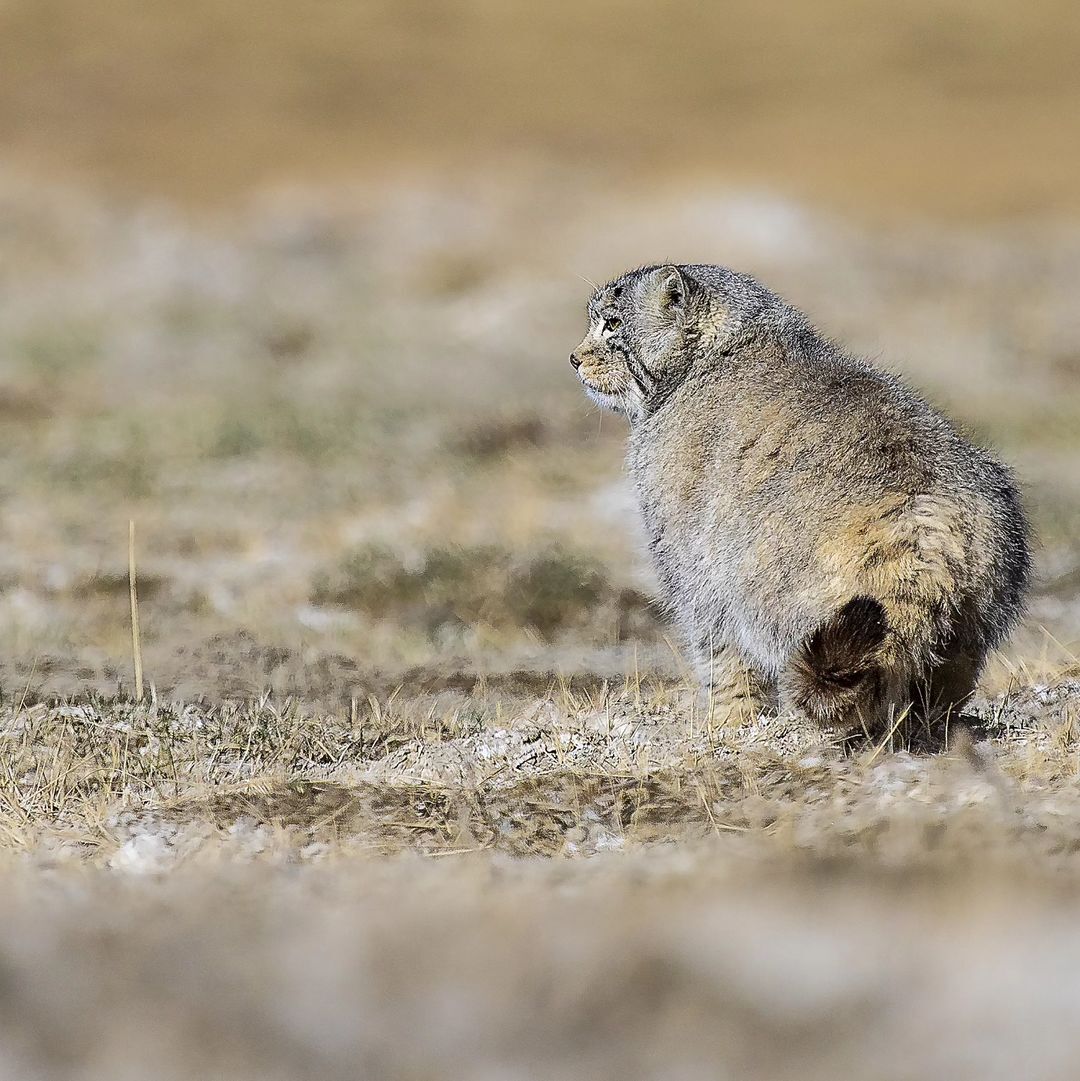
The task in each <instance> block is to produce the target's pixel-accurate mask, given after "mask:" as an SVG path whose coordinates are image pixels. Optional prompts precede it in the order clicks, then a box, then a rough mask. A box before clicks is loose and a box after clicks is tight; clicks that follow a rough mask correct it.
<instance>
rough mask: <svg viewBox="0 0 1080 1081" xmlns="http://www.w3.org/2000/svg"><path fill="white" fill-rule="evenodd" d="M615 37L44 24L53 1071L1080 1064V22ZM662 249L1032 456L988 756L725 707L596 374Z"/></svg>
mask: <svg viewBox="0 0 1080 1081" xmlns="http://www.w3.org/2000/svg"><path fill="white" fill-rule="evenodd" d="M614 7H615V6H614V5H611V6H608V5H604V4H588V3H586V4H582V5H574V6H573V9H572V10H571V9H570V6H565V8H564V5H562V4H555V5H547V6H541V7H537V8H535V10H533V11H531V12H530V13H528V15H527V16H526V15H522V17H521V19H519V20H513V19H504V18H503V16H502V15H501V14H500V11H501V7H499V6H497V5H493V4H491V5H488V4H482V3H478V4H468V5H461V7H460V10H458V9H455V14H454V15H453V17H451V16H449V15H446V16H445V17H444V19H443V21H442V22H440V21H439V19H438V18H437V17H436V16H435V15H433V14H432V12H433V11H434V8H429V7H428V6H426V5H419V4H415V5H413V4H395V5H393V6H392V7H391V6H390V5H385V6H380V5H377V4H367V5H337V4H333V3H327V4H325V5H320V6H319V8H320V14H321V17H320V18H319V19H316V18H312V19H311V20H310V21H307V22H305V25H304V26H303V27H297V26H296V25H295V19H292V20H291V21H290V19H289V18H288V17H287V12H286V7H285V5H281V4H278V3H276V2H267V3H263V4H260V5H259V9H258V12H256V13H255V14H253V11H252V5H251V4H250V3H248V2H246V0H245V2H240V0H236V2H233V3H227V4H209V3H207V4H201V3H200V4H191V5H183V6H179V5H173V6H171V7H170V6H166V5H138V9H139V10H138V13H136V12H135V5H133V4H129V3H127V2H126V0H102V2H101V3H99V4H96V5H94V6H93V9H91V8H88V7H86V6H85V5H82V6H80V5H65V4H62V3H52V2H50V0H40V2H35V3H33V4H30V3H12V4H8V5H2V6H0V137H2V141H3V143H2V145H3V158H2V160H0V452H2V453H0V513H2V515H3V539H4V543H3V545H2V546H0V867H2V870H3V874H4V882H3V885H2V886H0V1077H4V1078H7V1077H11V1078H18V1079H20V1081H22V1079H38V1078H40V1079H43V1081H52V1079H54V1078H56V1079H59V1078H78V1079H85V1081H99V1079H100V1081H104V1079H109V1081H112V1079H115V1078H122V1079H129V1078H130V1079H143V1078H148V1077H154V1078H161V1079H165V1081H172V1079H176V1081H180V1079H182V1078H183V1079H187V1078H191V1077H222V1078H229V1079H236V1081H245V1079H249V1078H250V1079H252V1081H254V1079H256V1078H257V1079H259V1081H266V1079H278V1078H280V1079H286V1078H297V1077H312V1078H320V1079H324V1078H325V1079H336V1078H342V1079H344V1078H355V1077H365V1078H380V1079H381V1078H387V1079H393V1081H397V1079H401V1081H413V1079H417V1081H418V1079H420V1078H432V1077H435V1078H462V1079H465V1078H468V1079H470V1081H474V1079H484V1081H488V1079H490V1081H496V1079H498V1081H503V1079H514V1081H517V1079H520V1081H525V1079H531V1078H540V1077H543V1078H560V1079H567V1081H570V1079H573V1081H580V1079H586V1078H587V1079H593V1078H596V1079H609V1078H610V1079H612V1081H614V1079H616V1078H618V1079H619V1081H630V1079H635V1078H641V1079H642V1081H644V1079H661V1078H663V1079H665V1081H668V1079H680V1081H683V1079H685V1081H698V1079H701V1081H705V1079H708V1081H712V1079H715V1078H731V1079H732V1081H748V1079H749V1081H753V1079H761V1081H784V1079H787V1078H791V1079H793V1081H794V1079H796V1078H798V1079H799V1081H817V1079H820V1081H840V1079H842V1081H847V1079H852V1081H854V1079H858V1081H878V1079H881V1081H885V1079H888V1081H901V1079H910V1078H939V1077H940V1078H949V1079H950V1081H988V1079H999V1078H1000V1079H1002V1081H1005V1079H1008V1081H1013V1079H1015V1078H1024V1079H1036V1081H1044V1079H1045V1081H1051V1079H1053V1081H1057V1079H1062V1081H1064V1079H1070V1081H1072V1079H1074V1078H1075V1077H1076V1076H1077V1073H1078V1066H1077V1064H1078V1063H1080V1035H1078V1033H1080V1025H1078V1022H1080V1006H1078V1002H1080V976H1078V973H1080V933H1078V931H1077V921H1076V917H1075V913H1076V910H1077V904H1078V902H1080V787H1078V783H1077V782H1078V779H1080V661H1078V659H1077V658H1078V655H1080V467H1078V462H1080V391H1078V387H1080V317H1078V314H1077V313H1078V308H1077V303H1076V298H1077V296H1078V295H1080V219H1078V218H1077V217H1076V213H1077V210H1078V208H1080V189H1078V188H1077V186H1076V183H1075V176H1076V172H1077V153H1078V145H1077V141H1076V140H1075V139H1069V138H1066V137H1065V134H1064V133H1066V132H1069V131H1071V127H1070V125H1074V123H1075V116H1076V110H1077V103H1078V102H1080V89H1078V88H1080V80H1078V78H1077V75H1076V70H1075V63H1074V59H1075V56H1074V54H1075V48H1074V45H1075V42H1076V40H1077V35H1078V33H1080V31H1078V29H1077V23H1076V14H1075V10H1074V9H1075V5H1065V4H1056V3H1048V4H1045V5H1036V6H1035V7H1033V8H1030V9H1025V10H1024V11H1021V10H1020V9H1018V8H1016V7H1015V5H1006V4H1004V3H992V4H982V5H966V4H959V3H957V4H946V5H929V4H921V3H916V4H908V5H904V6H903V7H899V6H894V5H888V4H876V5H871V6H870V7H868V8H867V9H866V11H865V12H864V13H863V14H862V15H860V16H858V17H855V16H853V15H852V14H851V12H850V10H849V9H848V7H847V6H846V5H843V4H839V3H836V4H834V3H832V0H828V2H822V3H819V4H816V5H795V6H791V5H789V6H787V7H785V8H784V9H782V10H781V9H779V8H778V9H777V12H776V15H775V17H773V16H772V15H768V14H764V15H760V16H759V17H757V18H751V17H750V14H751V13H750V10H749V9H750V5H742V7H745V8H746V10H745V11H740V5H716V6H715V8H714V7H709V8H708V10H707V12H706V13H704V14H702V15H701V19H702V20H704V22H703V24H701V25H696V26H695V25H687V24H686V23H685V21H683V22H680V21H672V19H671V8H670V7H667V8H665V7H664V5H644V4H642V5H634V8H633V18H629V17H627V16H626V15H625V11H626V8H625V7H624V6H621V5H620V10H621V12H622V19H623V21H621V22H618V23H617V24H616V23H615V22H613V20H615V19H616V14H617V13H616V12H615V11H614ZM755 7H756V6H755ZM290 10H291V9H290ZM448 10H449V9H448ZM470 20H471V21H470ZM976 32H977V33H976ZM973 34H974V35H975V36H974V37H973V36H972V35H973ZM118 41H122V42H123V43H124V44H125V47H124V48H121V49H118V48H117V42H118ZM717 41H723V42H725V43H726V46H725V49H724V50H721V55H720V59H721V60H722V61H723V62H722V63H720V62H716V57H717V50H716V44H715V43H716V42H717ZM809 41H813V42H815V43H816V46H817V47H816V48H814V49H808V48H807V47H806V45H807V42H809ZM973 42H977V47H976V46H973V44H972V43H973ZM627 57H629V58H631V59H633V60H634V62H635V63H637V64H640V63H642V62H644V61H645V60H646V59H648V58H649V57H652V60H651V61H649V62H650V63H653V67H650V68H648V78H647V79H646V80H644V81H642V80H640V79H634V78H630V74H629V73H630V72H631V71H633V70H636V69H635V68H634V67H633V65H631V64H629V63H627V62H625V59H624V58H627ZM448 88H451V89H452V91H453V92H452V93H451V92H450V91H449V90H448ZM718 117H723V118H724V124H723V126H722V130H721V129H720V128H719V127H718V126H717V125H716V119H717V118H718ZM477 118H482V121H483V122H482V123H477V122H476V121H477ZM706 123H708V124H709V125H712V126H709V127H708V128H707V130H708V131H709V132H711V133H712V134H709V135H708V136H702V135H701V132H702V130H703V125H705V124H706ZM717 132H719V134H717ZM825 150H827V151H828V153H826V152H824V151H825ZM628 178H629V179H628ZM654 259H670V260H675V261H699V260H707V261H723V262H726V263H729V264H731V265H734V266H738V267H740V268H743V269H746V270H749V271H752V272H754V273H757V274H758V275H759V276H761V277H762V278H763V279H764V280H766V281H767V282H769V283H770V284H771V285H773V286H774V287H775V288H777V289H778V290H779V291H780V292H782V293H784V294H785V295H786V296H787V297H788V298H789V299H790V300H792V301H793V302H794V303H796V304H798V305H799V306H801V307H803V308H805V309H806V310H808V311H809V312H811V313H812V314H813V315H814V317H815V319H816V321H817V322H818V323H819V325H820V326H821V327H822V328H823V329H825V330H826V331H828V332H829V333H831V334H833V335H834V336H836V337H838V338H840V339H842V340H844V341H846V342H848V343H850V344H851V346H852V347H853V348H854V349H856V350H858V351H860V352H862V353H864V354H866V355H868V356H871V357H873V358H875V359H876V360H878V361H879V362H880V363H882V364H885V365H888V366H889V367H891V368H893V369H895V370H896V371H898V372H901V373H902V374H904V375H905V376H907V377H908V378H909V379H911V380H912V381H913V382H915V383H916V384H917V385H918V386H919V387H921V388H922V389H923V390H924V391H925V393H926V394H927V395H928V396H930V397H931V398H932V399H933V400H935V401H937V402H939V403H940V404H941V405H943V406H944V407H945V408H946V409H948V410H949V411H950V412H951V413H953V414H954V415H955V416H957V417H958V418H959V419H960V420H961V422H962V423H964V424H965V425H966V426H967V427H968V428H969V429H970V430H971V431H972V432H973V433H974V434H975V435H976V436H977V437H978V438H980V439H983V440H985V441H987V442H990V443H993V444H994V445H995V446H997V447H998V448H999V449H1000V451H1001V452H1002V454H1003V455H1004V456H1005V457H1006V458H1007V459H1008V460H1009V461H1011V462H1012V463H1013V464H1014V465H1015V467H1016V470H1017V473H1018V475H1019V477H1020V478H1021V481H1022V483H1023V486H1024V489H1025V492H1026V494H1027V501H1028V504H1029V507H1030V510H1031V515H1032V518H1033V520H1034V522H1035V524H1036V527H1037V530H1038V536H1039V540H1038V552H1037V581H1036V585H1035V589H1034V592H1033V595H1032V600H1031V605H1030V611H1029V616H1028V619H1027V621H1026V622H1025V624H1024V626H1023V627H1022V628H1021V629H1020V630H1019V631H1018V633H1017V634H1016V635H1015V636H1014V638H1013V639H1012V640H1011V641H1010V643H1009V644H1008V645H1007V646H1006V648H1005V649H1003V651H1002V652H1001V653H1000V654H998V655H996V656H995V657H994V658H993V659H992V661H991V663H990V664H989V666H988V668H987V671H986V673H985V677H984V680H983V683H982V686H981V688H980V696H979V698H978V700H977V702H976V703H975V710H974V711H975V712H976V713H977V714H978V719H979V726H978V728H977V729H976V730H975V731H974V733H973V734H970V735H969V734H968V733H967V732H966V731H965V732H961V733H959V734H958V735H957V738H956V739H955V740H954V741H953V745H952V746H951V748H950V749H949V750H948V751H946V752H944V753H942V754H939V755H925V754H916V753H912V752H910V751H909V750H908V749H905V748H904V747H903V746H902V745H900V744H898V743H895V742H894V743H891V744H890V743H889V742H886V743H884V744H882V745H865V744H861V745H856V746H848V747H843V746H841V745H840V743H839V740H838V739H837V738H836V734H835V733H829V732H821V731H818V730H809V729H807V728H804V727H800V726H799V725H797V724H794V723H792V722H790V721H787V720H783V719H777V718H768V717H766V718H762V719H761V720H760V721H758V722H757V723H755V724H753V725H751V726H748V727H745V728H741V729H734V728H731V727H729V726H727V725H726V724H725V723H724V718H722V717H712V718H710V717H707V716H705V715H703V714H702V713H701V711H700V710H699V709H697V708H695V705H694V697H693V694H692V692H691V690H690V688H689V686H688V684H687V680H686V670H685V666H684V664H683V662H682V660H681V659H680V656H679V653H678V648H677V645H676V643H674V642H673V641H672V640H671V639H670V636H669V633H668V630H667V628H666V627H665V625H664V623H663V621H662V620H661V619H660V618H659V617H658V615H657V613H656V610H655V607H654V605H653V604H652V602H651V597H652V591H653V583H652V581H651V580H650V578H649V575H648V573H647V569H646V567H645V565H644V561H643V559H642V558H641V555H640V552H639V546H638V537H637V526H636V522H635V517H634V510H633V505H632V500H631V497H630V493H629V491H628V489H627V485H626V483H625V481H624V479H623V475H622V466H621V459H622V441H623V435H624V433H623V429H622V424H621V422H620V421H618V420H617V419H616V418H613V417H610V416H605V417H601V416H600V415H599V414H598V413H597V412H596V411H595V410H594V409H593V408H592V407H591V406H590V405H589V404H588V402H587V401H586V400H585V399H584V397H583V395H582V394H581V392H580V388H579V387H578V385H577V383H576V381H575V380H574V379H573V378H572V374H571V372H570V369H569V366H568V365H567V363H566V355H567V353H568V351H569V349H570V348H571V347H572V346H573V345H574V344H575V343H576V342H577V341H578V340H579V338H580V333H581V322H582V311H583V306H584V302H585V299H586V297H587V295H588V292H589V290H590V285H589V284H588V283H587V281H586V280H585V279H594V280H601V279H603V278H605V277H607V276H608V275H611V274H614V273H617V272H619V271H621V270H623V269H625V267H627V266H628V265H634V264H640V263H642V262H644V261H650V260H654ZM129 520H134V521H135V522H136V528H137V561H138V572H139V582H140V614H141V623H142V649H143V657H144V662H145V675H146V682H147V694H146V697H145V699H144V700H143V701H142V702H138V703H137V702H135V701H134V700H133V693H132V692H133V676H132V655H131V641H130V627H129V622H128V581H127V561H128V551H127V537H128V522H129Z"/></svg>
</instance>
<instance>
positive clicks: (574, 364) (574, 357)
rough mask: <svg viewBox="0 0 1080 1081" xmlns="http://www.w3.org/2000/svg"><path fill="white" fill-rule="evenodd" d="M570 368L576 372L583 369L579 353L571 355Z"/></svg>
mask: <svg viewBox="0 0 1080 1081" xmlns="http://www.w3.org/2000/svg"><path fill="white" fill-rule="evenodd" d="M570 367H571V368H573V369H574V371H575V372H576V371H577V370H578V368H580V367H581V361H580V360H578V355H577V353H571V354H570Z"/></svg>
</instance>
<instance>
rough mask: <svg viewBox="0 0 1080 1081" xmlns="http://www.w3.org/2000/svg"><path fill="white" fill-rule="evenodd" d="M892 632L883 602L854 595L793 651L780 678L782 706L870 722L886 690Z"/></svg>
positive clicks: (822, 717) (817, 716) (819, 717)
mask: <svg viewBox="0 0 1080 1081" xmlns="http://www.w3.org/2000/svg"><path fill="white" fill-rule="evenodd" d="M888 635H889V621H888V618H887V617H886V615H885V607H884V605H882V603H881V602H880V601H878V600H875V599H874V598H873V597H867V596H859V597H852V599H851V600H849V601H848V602H847V603H846V604H845V605H844V606H843V607H842V608H840V609H839V610H838V611H837V612H835V613H834V614H833V615H832V616H831V617H830V618H829V619H828V620H827V621H826V622H825V623H823V624H822V625H821V626H820V627H819V628H818V629H817V630H816V631H814V632H813V634H811V635H810V637H809V638H807V639H806V641H805V642H804V643H803V644H802V645H801V646H800V647H799V648H798V649H797V650H796V651H795V655H794V656H793V657H792V658H791V660H790V662H789V663H788V667H787V670H786V671H785V672H784V673H783V675H782V677H781V681H780V682H781V686H780V697H781V704H782V706H783V707H784V708H787V709H795V710H797V711H798V712H800V713H804V714H808V715H809V716H811V717H813V718H815V719H816V720H818V721H821V722H822V723H826V724H827V723H829V722H831V721H836V720H840V719H845V720H846V719H851V718H857V717H860V716H861V717H862V719H863V721H864V724H866V723H868V722H870V721H871V719H872V718H871V715H872V714H874V713H875V712H876V711H877V708H878V707H879V704H880V702H881V699H882V695H883V692H884V689H885V688H884V682H885V678H884V677H885V672H884V669H883V666H882V663H881V661H882V647H883V646H884V644H885V641H886V638H887V637H888Z"/></svg>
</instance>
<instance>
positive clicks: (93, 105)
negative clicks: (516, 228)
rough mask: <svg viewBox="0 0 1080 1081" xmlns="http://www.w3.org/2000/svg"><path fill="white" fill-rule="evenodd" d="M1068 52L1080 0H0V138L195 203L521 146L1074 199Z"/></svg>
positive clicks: (591, 156)
mask: <svg viewBox="0 0 1080 1081" xmlns="http://www.w3.org/2000/svg"><path fill="white" fill-rule="evenodd" d="M1078 52H1080V11H1078V9H1077V6H1076V5H1075V4H1073V3H1070V2H1069V0H1038V2H1036V3H1027V4H1016V3H1012V2H1010V0H979V2H975V0H945V2H940V0H910V2H907V3H903V4H898V3H895V2H893V0H874V2H872V3H859V4H856V3H851V2H850V0H814V2H813V3H798V4H773V5H763V4H760V3H756V2H755V0H725V2H723V3H715V4H700V5H690V6H688V5H686V4H679V3H674V2H666V3H665V2H661V0H631V2H629V3H618V4H615V3H608V2H588V3H580V2H578V3H567V2H565V0H556V2H554V3H547V4H531V5H525V4H502V3H497V2H495V0H481V2H472V0H454V2H452V3H444V4H438V5H432V4H428V3H424V2H423V0H411V2H402V0H394V2H389V0H365V2H363V3H355V2H353V0H320V2H319V3H318V4H317V5H315V6H314V7H312V8H311V9H309V10H305V11H304V12H303V13H301V12H300V11H299V10H298V9H297V7H296V5H295V4H291V3H288V2H287V0H258V2H255V0H224V2H223V0H190V2H188V3H185V4H166V3H146V2H145V0H97V2H96V3H94V4H71V3H66V2H64V0H8V2H7V3H6V4H4V5H2V6H0V145H3V146H4V147H5V156H7V157H8V158H9V159H10V160H16V161H19V162H22V163H30V164H33V165H35V166H41V165H44V167H45V168H46V169H48V170H50V171H56V170H60V171H61V172H63V173H65V174H68V175H71V174H72V173H73V172H74V173H77V174H78V175H80V176H91V177H95V178H97V179H98V180H99V181H101V182H102V183H103V184H105V185H107V187H108V189H109V190H110V191H115V190H117V188H120V189H121V190H125V191H137V192H147V191H149V192H154V193H159V194H165V195H168V196H171V197H181V198H183V199H185V200H187V201H189V202H191V201H193V202H196V203H204V202H206V201H207V200H210V201H215V202H216V201H220V200H222V199H226V200H228V199H231V198H232V197H234V196H235V194H236V193H237V192H238V191H247V190H249V189H250V188H251V187H252V186H253V185H258V184H261V183H264V182H266V181H267V180H272V181H280V180H283V179H284V180H289V179H292V180H295V179H297V178H300V179H307V180H310V179H312V178H324V179H325V178H330V177H335V176H341V175H346V176H350V177H352V176H356V175H363V176H366V177H368V178H372V177H377V176H385V175H386V174H387V173H396V172H397V171H398V170H400V169H405V170H406V171H407V172H408V171H411V172H413V173H415V172H417V171H419V172H427V171H428V170H430V169H431V168H433V167H438V168H440V169H447V168H449V169H452V170H456V171H459V172H463V173H464V174H465V175H472V174H474V173H475V172H477V171H488V170H492V169H494V170H496V171H500V170H502V169H503V168H504V167H505V166H506V164H507V163H508V162H514V161H518V162H524V163H533V164H535V163H536V162H556V163H559V164H561V165H573V166H574V167H575V168H585V169H587V170H588V171H590V172H592V173H593V174H594V175H597V176H598V177H600V178H602V179H603V180H604V182H605V183H616V184H618V185H619V186H620V187H624V186H631V187H634V186H638V187H645V186H646V185H648V186H650V187H651V186H652V185H653V184H654V183H655V181H656V180H657V179H658V178H662V177H666V178H667V179H668V180H669V181H670V180H672V179H674V180H676V181H678V180H681V179H682V178H684V177H685V176H686V175H687V174H688V173H696V174H698V175H701V176H705V177H709V178H711V177H713V176H715V175H716V174H717V173H719V174H721V175H723V176H724V177H726V178H727V179H728V180H733V181H736V182H740V183H745V184H749V185H750V186H753V187H757V186H759V185H761V184H765V185H768V186H770V187H773V188H775V189H777V190H779V191H781V192H783V193H786V194H790V195H795V196H800V197H809V198H811V199H813V200H817V201H822V202H824V203H826V204H828V205H829V206H831V207H834V208H837V209H840V210H842V211H844V212H845V213H846V212H850V211H851V210H853V209H857V210H858V211H859V212H860V213H863V214H867V213H869V214H872V215H874V216H878V217H880V216H888V217H891V216H895V215H896V214H898V213H903V212H911V211H915V212H919V213H929V214H935V215H938V214H944V215H948V216H949V217H952V218H956V217H965V218H971V217H973V216H974V217H985V216H987V215H990V216H996V217H1002V216H1012V215H1016V214H1028V213H1034V214H1041V213H1045V212H1047V211H1051V212H1053V211H1068V212H1073V213H1075V212H1076V211H1078V210H1080V185H1078V184H1077V180H1076V177H1077V175H1080V141H1078V140H1077V139H1075V138H1073V137H1071V136H1072V133H1073V131H1074V129H1075V126H1076V117H1077V115H1080V73H1078V67H1077V64H1076V57H1077V54H1078ZM630 177H632V178H633V179H629V178H630Z"/></svg>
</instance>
